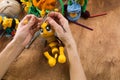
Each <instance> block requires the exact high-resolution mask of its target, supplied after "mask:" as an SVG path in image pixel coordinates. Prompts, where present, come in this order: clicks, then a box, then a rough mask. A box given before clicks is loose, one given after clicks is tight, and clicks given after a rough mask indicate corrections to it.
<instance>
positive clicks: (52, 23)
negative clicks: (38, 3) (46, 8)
mask: <svg viewBox="0 0 120 80" xmlns="http://www.w3.org/2000/svg"><path fill="white" fill-rule="evenodd" d="M47 22H48V23H49V24H50V25H51V26H52V27H53V29H54V30H55V31H56V33H59V34H60V33H63V29H62V27H61V26H60V25H59V24H57V23H56V22H55V21H54V20H53V19H52V18H50V17H48V18H47Z"/></svg>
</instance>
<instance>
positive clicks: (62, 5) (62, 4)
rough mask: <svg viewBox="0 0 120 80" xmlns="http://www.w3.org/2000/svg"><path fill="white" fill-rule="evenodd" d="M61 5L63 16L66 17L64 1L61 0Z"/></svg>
mask: <svg viewBox="0 0 120 80" xmlns="http://www.w3.org/2000/svg"><path fill="white" fill-rule="evenodd" d="M59 2H60V5H61V9H62V14H63V15H64V3H63V1H62V0H59Z"/></svg>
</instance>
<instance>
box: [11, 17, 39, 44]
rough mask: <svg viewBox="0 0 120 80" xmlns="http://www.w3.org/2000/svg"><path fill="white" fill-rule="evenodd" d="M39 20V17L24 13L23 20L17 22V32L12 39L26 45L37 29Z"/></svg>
mask: <svg viewBox="0 0 120 80" xmlns="http://www.w3.org/2000/svg"><path fill="white" fill-rule="evenodd" d="M40 21H41V18H37V17H35V16H34V15H26V16H25V17H24V18H23V20H22V21H21V22H20V23H19V25H18V29H17V32H16V34H15V36H14V39H13V41H14V40H15V41H17V42H18V43H20V44H21V43H22V45H23V46H26V45H27V44H28V43H29V41H30V40H31V38H32V37H33V35H34V33H35V32H36V31H37V30H38V25H37V24H38V22H40Z"/></svg>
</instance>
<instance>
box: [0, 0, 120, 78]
mask: <svg viewBox="0 0 120 80" xmlns="http://www.w3.org/2000/svg"><path fill="white" fill-rule="evenodd" d="M87 10H89V11H90V12H91V14H97V13H101V12H104V11H106V12H107V13H108V14H107V15H105V16H101V17H96V18H89V19H87V20H85V19H82V18H81V19H80V20H79V22H80V23H82V24H85V25H87V26H89V27H91V28H93V29H94V31H90V30H87V29H84V28H82V27H80V26H77V25H75V24H71V23H70V28H71V30H72V33H73V36H74V38H75V41H76V43H77V47H78V52H79V56H80V59H81V62H82V65H83V68H84V71H85V74H86V76H87V79H88V80H120V30H119V29H120V2H119V0H89V4H88V7H87ZM10 40H11V39H10V38H4V37H3V38H2V39H1V40H0V51H1V50H2V49H3V48H4V47H5V45H6V44H7V43H8V42H9V41H10ZM43 44H44V41H43V40H42V39H41V38H40V37H38V38H37V39H36V40H35V42H34V43H33V44H32V45H31V47H30V48H29V49H25V50H24V51H23V52H22V53H21V55H20V56H19V57H18V58H17V59H16V60H15V61H14V62H13V63H12V64H11V66H10V68H9V70H8V72H7V73H6V75H5V76H4V78H3V79H4V80H69V67H68V62H67V63H66V64H57V65H56V66H55V67H53V68H50V67H49V66H48V64H47V60H46V59H45V58H44V56H43V55H42V50H43V47H42V46H43ZM73 54H74V53H73Z"/></svg>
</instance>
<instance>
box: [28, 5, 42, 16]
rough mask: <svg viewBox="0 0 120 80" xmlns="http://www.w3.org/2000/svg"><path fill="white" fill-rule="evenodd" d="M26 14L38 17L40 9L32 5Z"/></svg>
mask: <svg viewBox="0 0 120 80" xmlns="http://www.w3.org/2000/svg"><path fill="white" fill-rule="evenodd" d="M28 14H34V15H35V16H37V17H40V10H39V9H38V8H36V7H34V6H33V5H32V6H31V7H30V8H29V10H28Z"/></svg>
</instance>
